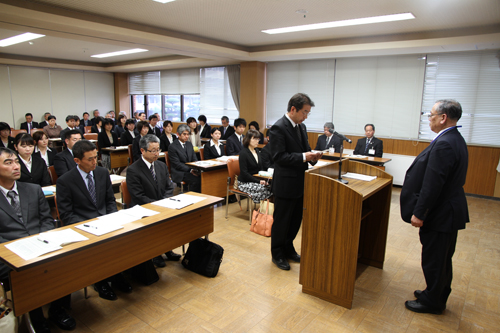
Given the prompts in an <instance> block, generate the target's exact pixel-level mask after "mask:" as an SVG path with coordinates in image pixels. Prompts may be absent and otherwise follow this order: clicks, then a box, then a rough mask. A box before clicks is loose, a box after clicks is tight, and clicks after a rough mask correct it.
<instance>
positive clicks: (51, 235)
mask: <svg viewBox="0 0 500 333" xmlns="http://www.w3.org/2000/svg"><path fill="white" fill-rule="evenodd" d="M38 240H40V241H42V242H48V243H49V244H56V245H59V246H63V245H66V244H70V243H75V242H81V241H84V240H88V238H87V237H85V236H84V235H82V234H80V233H78V232H76V231H75V230H73V229H65V230H52V231H47V232H43V233H41V234H39V235H38Z"/></svg>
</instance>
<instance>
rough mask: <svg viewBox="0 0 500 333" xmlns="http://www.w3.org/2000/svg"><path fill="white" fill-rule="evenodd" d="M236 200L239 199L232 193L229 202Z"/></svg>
mask: <svg viewBox="0 0 500 333" xmlns="http://www.w3.org/2000/svg"><path fill="white" fill-rule="evenodd" d="M235 202H238V199H236V196H235V195H231V196H230V197H229V203H235Z"/></svg>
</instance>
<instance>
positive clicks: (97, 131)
mask: <svg viewBox="0 0 500 333" xmlns="http://www.w3.org/2000/svg"><path fill="white" fill-rule="evenodd" d="M102 131H104V127H101V132H102ZM101 132H99V130H98V129H97V126H96V125H92V127H91V128H90V133H97V134H99V133H101Z"/></svg>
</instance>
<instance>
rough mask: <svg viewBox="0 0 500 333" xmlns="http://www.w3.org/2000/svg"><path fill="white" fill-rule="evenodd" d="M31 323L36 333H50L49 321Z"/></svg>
mask: <svg viewBox="0 0 500 333" xmlns="http://www.w3.org/2000/svg"><path fill="white" fill-rule="evenodd" d="M31 325H32V326H33V329H34V330H35V332H36V333H50V328H49V323H48V322H47V320H41V321H36V322H35V321H32V322H31Z"/></svg>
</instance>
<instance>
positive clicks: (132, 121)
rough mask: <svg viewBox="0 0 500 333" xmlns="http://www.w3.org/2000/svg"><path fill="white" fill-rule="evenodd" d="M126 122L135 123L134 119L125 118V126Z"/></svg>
mask: <svg viewBox="0 0 500 333" xmlns="http://www.w3.org/2000/svg"><path fill="white" fill-rule="evenodd" d="M128 124H134V125H135V123H134V119H127V120H125V127H127V126H128Z"/></svg>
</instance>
